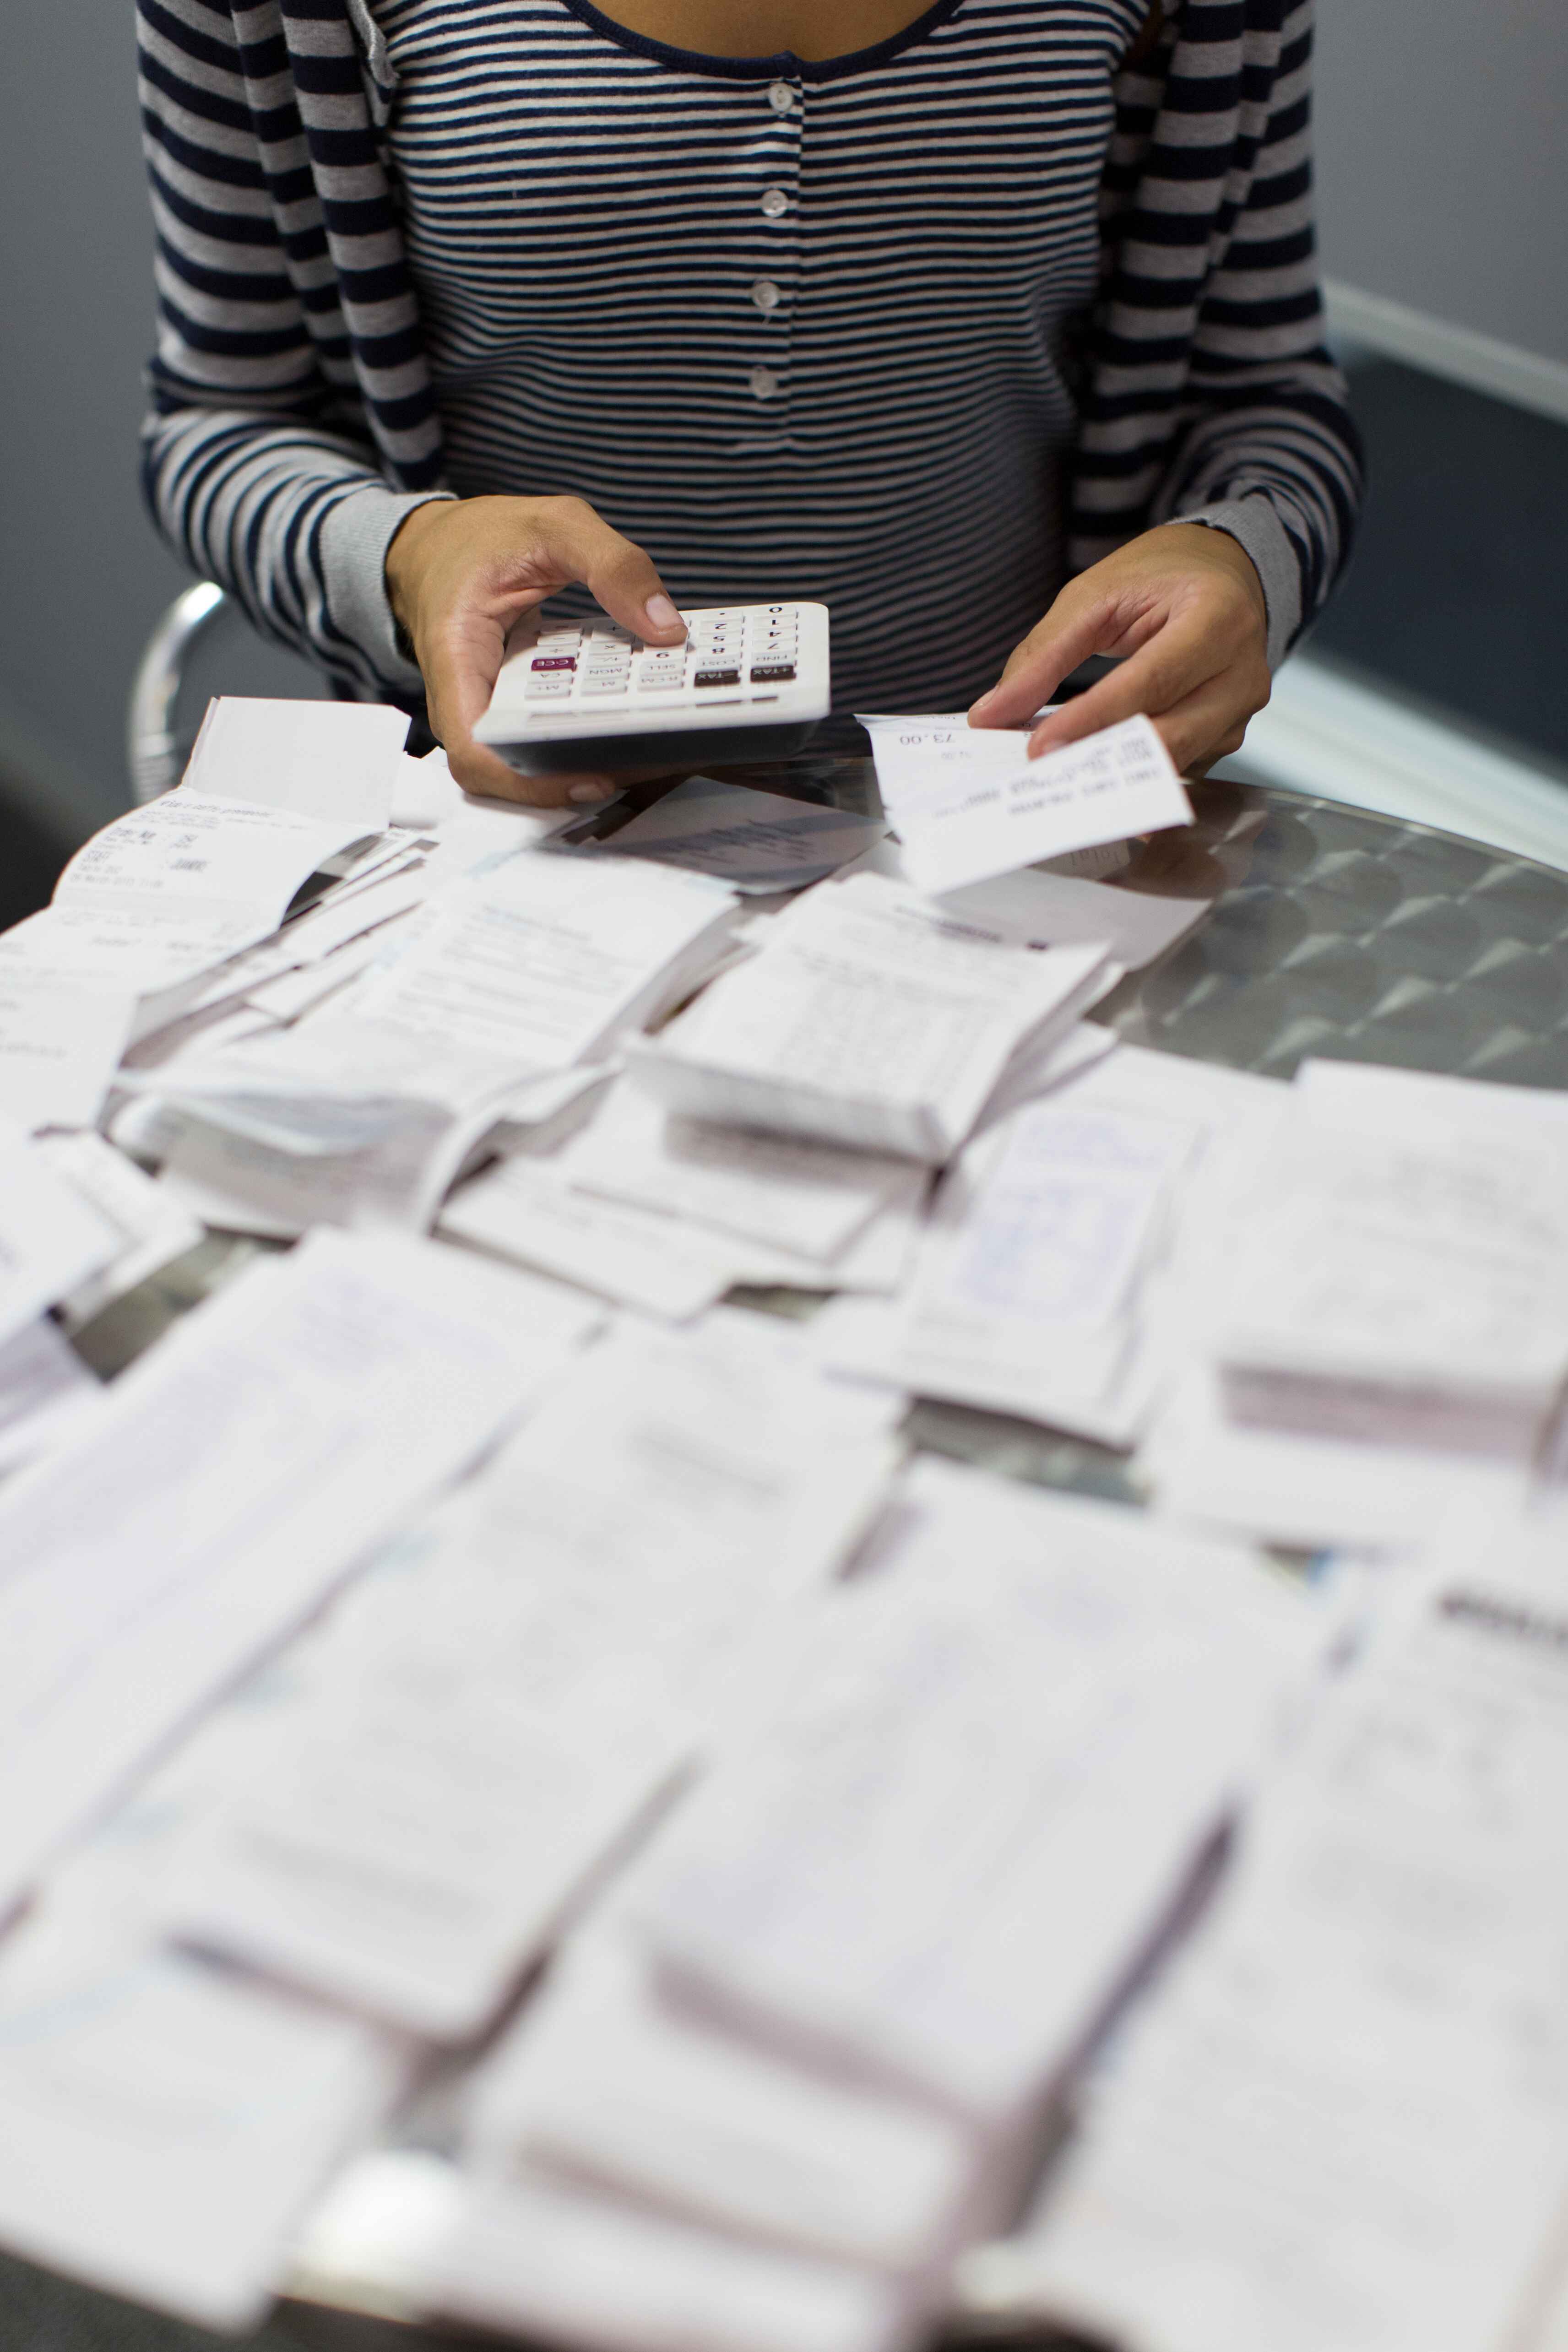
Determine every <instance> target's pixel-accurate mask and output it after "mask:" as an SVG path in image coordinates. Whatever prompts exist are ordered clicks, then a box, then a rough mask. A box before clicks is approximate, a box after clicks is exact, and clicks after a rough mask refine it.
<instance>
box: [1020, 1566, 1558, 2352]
mask: <svg viewBox="0 0 1568 2352" xmlns="http://www.w3.org/2000/svg"><path fill="white" fill-rule="evenodd" d="M1543 1567H1544V1574H1542V1572H1541V1571H1540V1570H1535V1569H1533V1568H1532V1566H1531V1564H1529V1563H1527V1562H1526V1561H1524V1560H1521V1563H1520V1570H1521V1572H1520V1573H1518V1574H1517V1575H1516V1574H1515V1573H1513V1572H1512V1571H1511V1570H1509V1569H1504V1570H1500V1572H1494V1571H1493V1570H1491V1569H1487V1570H1484V1571H1481V1572H1479V1573H1475V1572H1455V1573H1442V1574H1439V1575H1438V1576H1437V1577H1436V1579H1435V1580H1432V1581H1431V1582H1429V1583H1426V1582H1425V1580H1424V1586H1425V1589H1424V1590H1422V1591H1420V1592H1419V1593H1418V1594H1417V1596H1416V1599H1417V1602H1418V1605H1417V1606H1415V1608H1414V1609H1413V1610H1412V1611H1411V1612H1410V1615H1409V1618H1408V1619H1406V1617H1405V1612H1404V1611H1399V1612H1395V1613H1394V1618H1393V1621H1392V1622H1390V1623H1389V1624H1387V1625H1386V1626H1385V1628H1384V1635H1383V1637H1382V1639H1381V1641H1380V1643H1379V1644H1378V1645H1377V1646H1376V1647H1375V1648H1374V1649H1373V1654H1372V1655H1371V1656H1370V1657H1369V1658H1368V1660H1367V1661H1366V1662H1365V1664H1363V1665H1362V1666H1361V1667H1360V1668H1359V1669H1358V1670H1357V1671H1355V1672H1353V1673H1352V1674H1351V1675H1347V1676H1346V1677H1344V1679H1343V1680H1342V1682H1341V1683H1340V1685H1338V1686H1337V1688H1336V1690H1335V1692H1334V1693H1333V1694H1332V1696H1331V1698H1330V1700H1329V1701H1328V1703H1327V1704H1326V1705H1325V1706H1324V1708H1323V1710H1322V1712H1321V1717H1320V1719H1319V1721H1318V1723H1317V1725H1316V1727H1315V1728H1314V1731H1313V1733H1312V1735H1311V1737H1310V1739H1309V1741H1308V1743H1307V1745H1306V1747H1305V1748H1304V1750H1303V1751H1302V1754H1301V1755H1300V1758H1299V1759H1297V1761H1296V1762H1295V1763H1294V1764H1293V1765H1292V1766H1291V1767H1290V1768H1289V1769H1287V1771H1286V1772H1285V1773H1283V1774H1282V1775H1281V1777H1280V1780H1279V1784H1278V1786H1277V1787H1276V1788H1275V1789H1273V1790H1266V1791H1265V1792H1264V1793H1263V1795H1262V1797H1261V1799H1260V1801H1259V1802H1258V1808H1257V1811H1256V1813H1255V1815H1254V1817H1253V1818H1252V1820H1251V1821H1250V1822H1249V1823H1248V1825H1247V1832H1246V1834H1245V1837H1244V1839H1243V1842H1242V1845H1241V1850H1240V1856H1239V1863H1238V1865H1237V1869H1236V1871H1235V1874H1234V1877H1233V1879H1232V1881H1231V1883H1230V1885H1228V1886H1227V1887H1226V1889H1224V1890H1223V1891H1222V1895H1221V1898H1220V1901H1219V1903H1218V1905H1217V1906H1216V1907H1215V1911H1214V1912H1213V1914H1212V1915H1211V1916H1210V1918H1209V1920H1208V1921H1207V1922H1206V1923H1205V1926H1204V1927H1203V1928H1202V1929H1201V1930H1200V1933H1199V1936H1198V1938H1197V1940H1196V1941H1195V1942H1194V1945H1193V1946H1192V1947H1191V1948H1189V1950H1188V1951H1187V1952H1186V1953H1185V1954H1184V1956H1183V1957H1182V1958H1180V1959H1179V1960H1178V1962H1177V1964H1176V1967H1175V1969H1174V1970H1173V1974H1172V1976H1171V1979H1169V1981H1168V1982H1167V1983H1166V1984H1164V1985H1163V1986H1156V1988H1155V1990H1154V1992H1153V1995H1152V1999H1150V2000H1148V2001H1147V2002H1146V2003H1145V2004H1144V2007H1143V2011H1142V2015H1141V2016H1140V2017H1139V2018H1138V2019H1136V2020H1135V2021H1134V2024H1133V2027H1132V2030H1131V2033H1130V2034H1129V2036H1128V2037H1127V2040H1126V2042H1125V2044H1124V2046H1123V2047H1122V2048H1121V2050H1120V2051H1119V2052H1118V2053H1117V2060H1116V2063H1115V2065H1114V2067H1113V2068H1111V2069H1110V2070H1109V2071H1108V2074H1107V2075H1106V2078H1105V2081H1104V2084H1103V2087H1102V2089H1101V2090H1100V2094H1099V2095H1098V2096H1097V2097H1096V2098H1095V2100H1094V2102H1093V2103H1092V2105H1090V2107H1089V2114H1088V2116H1087V2119H1086V2122H1087V2128H1086V2129H1085V2131H1084V2132H1083V2133H1082V2135H1081V2137H1080V2140H1079V2154H1078V2156H1077V2158H1076V2160H1074V2161H1071V2162H1069V2164H1068V2168H1067V2169H1066V2172H1065V2176H1064V2177H1062V2178H1059V2179H1058V2180H1057V2181H1056V2182H1054V2183H1053V2184H1052V2187H1051V2190H1050V2193H1049V2195H1048V2197H1047V2200H1046V2202H1045V2204H1044V2206H1043V2208H1042V2210H1041V2212H1040V2213H1039V2215H1038V2217H1037V2221H1036V2222H1035V2224H1034V2226H1033V2227H1031V2228H1030V2229H1029V2230H1028V2231H1026V2234H1025V2235H1024V2236H1023V2237H1022V2238H1021V2239H1020V2240H1018V2241H1016V2242H1015V2244H1014V2245H1013V2246H1012V2247H1011V2248H1009V2249H1008V2250H1007V2252H1008V2253H1009V2254H1010V2255H1011V2257H1012V2260H1011V2262H1010V2263H1009V2268H1010V2270H1011V2272H1012V2274H1013V2275H1012V2280H1011V2284H1012V2286H1013V2289H1014V2298H1013V2301H1014V2308H1015V2309H1017V2308H1018V2307H1019V2305H1025V2307H1026V2308H1027V2309H1029V2310H1032V2311H1034V2312H1044V2313H1047V2314H1049V2315H1052V2316H1053V2317H1055V2318H1057V2319H1058V2320H1060V2321H1062V2322H1065V2323H1067V2324H1068V2325H1069V2326H1071V2325H1075V2324H1076V2325H1077V2326H1084V2327H1087V2328H1089V2329H1090V2330H1092V2332H1094V2333H1095V2334H1096V2335H1099V2334H1100V2333H1101V2332H1105V2333H1108V2334H1110V2335H1111V2336H1115V2337H1117V2338H1119V2339H1120V2340H1123V2341H1130V2342H1134V2343H1137V2344H1139V2345H1141V2346H1147V2347H1150V2352H1256V2347H1258V2346H1261V2345H1267V2346H1268V2347H1270V2352H1321V2347H1322V2346H1323V2345H1325V2344H1327V2343H1331V2344H1332V2345H1333V2346H1334V2347H1335V2352H1407V2347H1409V2346H1411V2345H1413V2344H1420V2345H1423V2346H1429V2347H1433V2352H1473V2347H1477V2346H1480V2345H1485V2346H1489V2347H1492V2346H1496V2347H1501V2346H1503V2345H1505V2344H1506V2345H1512V2344H1516V2343H1524V2342H1528V2341H1531V2340H1533V2339H1532V2338H1531V2335H1530V2333H1529V2331H1528V2329H1527V2328H1526V2326H1525V2325H1524V2323H1525V2321H1526V2319H1527V2317H1528V2316H1529V2315H1530V2306H1531V2303H1532V2302H1533V2300H1534V2297H1535V2294H1537V2292H1538V2290H1539V2287H1540V2285H1541V2284H1542V2270H1543V2267H1544V2263H1543V2258H1544V2257H1545V2256H1546V2255H1547V2253H1548V2252H1549V2250H1551V2248H1552V2240H1553V2238H1554V2237H1555V2236H1556V2233H1557V2231H1559V2230H1560V2227H1561V2220H1562V2214H1563V2202H1564V2199H1565V2197H1568V2094H1565V2092H1564V2084H1563V2073H1562V2070H1561V2068H1560V2067H1559V2066H1558V2064H1557V2063H1555V2062H1556V2058H1557V2055H1558V2053H1559V2051H1560V2048H1561V2032H1562V2029H1561V2024H1560V2000H1559V1993H1558V1988H1559V1986H1560V1983H1561V1972H1562V1966H1563V1952H1564V1950H1565V1949H1568V1906H1565V1904H1564V1898H1563V1887H1564V1885H1565V1883H1568V1881H1565V1878H1564V1872H1563V1861H1564V1833H1563V1812H1562V1807H1561V1805H1560V1803H1559V1802H1558V1799H1557V1790H1558V1789H1559V1788H1560V1786H1561V1781H1562V1775H1563V1770H1564V1769H1565V1768H1568V1736H1565V1726H1568V1705H1565V1703H1564V1702H1565V1699H1568V1619H1565V1617H1564V1614H1563V1576H1562V1570H1561V1553H1560V1548H1559V1547H1558V1546H1557V1545H1556V1543H1555V1542H1554V1543H1553V1545H1552V1555H1551V1557H1550V1559H1549V1560H1548V1561H1546V1562H1545V1563H1543Z"/></svg>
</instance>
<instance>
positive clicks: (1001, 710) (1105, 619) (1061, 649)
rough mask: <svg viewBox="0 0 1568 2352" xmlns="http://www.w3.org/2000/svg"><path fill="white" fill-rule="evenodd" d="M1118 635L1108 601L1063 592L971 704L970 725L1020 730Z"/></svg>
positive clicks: (1116, 622)
mask: <svg viewBox="0 0 1568 2352" xmlns="http://www.w3.org/2000/svg"><path fill="white" fill-rule="evenodd" d="M1120 634H1121V624H1120V621H1119V619H1118V616H1117V615H1116V614H1115V613H1114V611H1113V610H1112V608H1111V606H1110V604H1108V602H1107V600H1106V599H1104V598H1103V597H1100V596H1091V597H1082V596H1078V595H1075V594H1074V593H1073V591H1072V589H1071V588H1067V589H1064V590H1063V592H1062V593H1061V594H1060V595H1059V596H1058V598H1057V601H1056V603H1055V604H1053V605H1052V606H1051V609H1050V611H1049V612H1048V613H1047V614H1046V617H1045V619H1044V620H1043V621H1041V622H1040V624H1039V625H1038V626H1037V627H1036V628H1033V629H1031V630H1030V632H1029V634H1028V635H1027V636H1026V638H1025V639H1024V640H1023V642H1022V644H1020V645H1017V646H1015V647H1014V648H1013V651H1012V652H1011V653H1010V654H1009V655H1008V656H1007V664H1006V667H1005V669H1004V670H1003V672H1002V675H1001V677H1000V678H999V679H998V680H997V682H996V684H995V685H994V687H993V688H991V690H990V692H989V693H987V694H983V695H982V696H981V697H980V699H979V700H978V702H975V703H973V704H972V705H971V706H970V711H969V723H970V725H971V726H972V727H1021V726H1022V725H1023V723H1024V721H1025V720H1026V719H1032V718H1033V717H1034V715H1035V713H1036V711H1037V710H1038V709H1039V708H1040V705H1041V704H1042V703H1043V702H1048V701H1049V700H1050V698H1051V697H1052V695H1053V694H1054V693H1055V692H1056V690H1057V688H1058V686H1059V685H1060V684H1061V682H1062V680H1063V678H1064V677H1069V676H1070V675H1071V673H1072V672H1073V671H1074V670H1075V669H1077V667H1078V666H1079V662H1081V661H1087V660H1088V659H1089V655H1090V654H1095V653H1103V652H1104V651H1105V650H1106V649H1107V642H1108V640H1109V639H1110V637H1111V636H1112V635H1120Z"/></svg>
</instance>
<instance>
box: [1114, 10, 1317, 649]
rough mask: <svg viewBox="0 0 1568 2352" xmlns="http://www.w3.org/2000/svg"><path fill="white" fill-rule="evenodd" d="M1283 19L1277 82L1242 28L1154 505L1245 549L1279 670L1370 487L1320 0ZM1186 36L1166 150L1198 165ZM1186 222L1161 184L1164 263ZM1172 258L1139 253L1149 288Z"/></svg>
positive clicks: (1162, 516)
mask: <svg viewBox="0 0 1568 2352" xmlns="http://www.w3.org/2000/svg"><path fill="white" fill-rule="evenodd" d="M1282 19H1283V21H1282V22H1281V24H1280V26H1279V36H1278V44H1277V47H1276V48H1275V52H1274V69H1273V71H1272V74H1271V75H1270V76H1264V75H1261V74H1259V73H1258V72H1257V70H1256V66H1255V63H1254V60H1253V59H1252V58H1249V57H1248V55H1247V41H1246V37H1244V40H1243V52H1242V58H1241V61H1240V62H1241V71H1240V84H1241V89H1242V93H1243V94H1242V100H1241V105H1240V108H1239V117H1238V122H1237V130H1236V134H1235V138H1234V142H1233V144H1232V147H1231V150H1230V156H1229V162H1230V169H1229V171H1228V172H1227V173H1226V178H1225V189H1224V195H1223V198H1222V201H1221V204H1220V207H1219V211H1218V215H1217V219H1216V220H1215V224H1214V241H1215V246H1216V247H1218V258H1217V259H1216V260H1215V262H1214V263H1213V265H1212V266H1211V268H1210V269H1209V272H1208V274H1207V277H1206V279H1205V284H1204V289H1203V295H1202V299H1201V302H1200V304H1199V307H1198V310H1197V316H1196V320H1195V323H1194V332H1193V338H1192V344H1191V350H1190V355H1189V357H1188V362H1187V369H1186V373H1185V378H1184V383H1183V385H1182V390H1181V397H1180V400H1179V403H1178V405H1177V411H1176V418H1175V430H1174V433H1173V436H1172V438H1171V441H1170V444H1169V454H1168V457H1167V459H1166V462H1165V465H1164V467H1163V475H1162V478H1161V479H1160V481H1159V484H1158V486H1157V488H1156V489H1155V492H1154V496H1153V501H1152V509H1151V513H1150V520H1151V521H1152V522H1155V523H1160V522H1200V523H1205V524H1208V525H1209V526H1210V527H1212V528H1214V529H1217V530H1224V531H1226V532H1228V533H1229V535H1230V536H1231V537H1232V538H1233V539H1235V540H1236V541H1238V543H1239V544H1240V545H1241V546H1242V547H1244V548H1245V549H1246V551H1247V554H1248V555H1249V556H1250V557H1251V558H1252V561H1253V562H1254V564H1255V565H1256V567H1257V569H1258V577H1259V579H1260V580H1261V582H1262V584H1263V592H1264V595H1265V598H1266V600H1267V603H1268V656H1269V661H1270V663H1271V664H1272V665H1277V664H1278V663H1279V661H1280V660H1282V659H1283V657H1284V656H1285V655H1286V653H1287V652H1288V651H1289V648H1290V646H1292V645H1293V644H1295V642H1296V641H1297V639H1298V638H1299V637H1300V635H1301V633H1302V631H1303V630H1304V629H1305V628H1306V627H1307V626H1309V625H1310V623H1311V621H1312V620H1313V619H1314V618H1315V617H1316V615H1317V614H1319V613H1320V612H1321V609H1322V607H1323V605H1324V604H1325V603H1326V602H1327V600H1328V597H1329V594H1330V593H1331V589H1332V587H1333V584H1334V583H1335V581H1336V579H1337V578H1338V576H1339V574H1340V572H1341V571H1342V568H1343V565H1344V563H1345V561H1346V558H1347V557H1348V555H1349V552H1350V547H1351V541H1352V535H1353V532H1354V528H1355V521H1356V516H1357V511H1358V509H1359V504H1360V497H1361V486H1362V457H1361V443H1360V437H1359V436H1358V434H1357V432H1356V428H1355V425H1354V422H1353V420H1352V416H1351V413H1350V403H1349V395H1348V393H1347V390H1346V386H1345V382H1344V378H1343V376H1342V373H1341V372H1340V370H1339V368H1338V367H1337V365H1336V364H1335V362H1334V361H1333V359H1332V357H1331V353H1330V352H1329V351H1328V349H1327V347H1326V344H1325V342H1324V340H1323V307H1322V298H1321V292H1320V289H1319V284H1318V267H1317V252H1316V240H1315V236H1314V231H1313V222H1312V166H1311V137H1310V134H1311V97H1310V76H1311V50H1312V8H1311V0H1294V5H1290V0H1287V5H1285V7H1284V8H1283V11H1282ZM1187 38H1188V47H1187V48H1186V51H1185V62H1186V63H1187V66H1188V76H1187V79H1186V82H1185V85H1184V88H1185V92H1186V100H1185V102H1186V106H1187V111H1186V112H1185V113H1184V115H1183V117H1182V127H1183V135H1184V140H1185V142H1186V143H1185V145H1184V147H1181V148H1179V149H1178V148H1177V147H1176V146H1175V145H1174V142H1169V143H1168V144H1167V145H1166V147H1165V149H1164V153H1165V156H1166V158H1167V159H1169V158H1170V157H1171V156H1172V155H1173V154H1176V155H1179V156H1180V157H1181V159H1182V161H1183V163H1184V166H1185V167H1186V168H1189V169H1190V168H1191V167H1192V166H1193V165H1194V164H1195V163H1197V162H1198V160H1199V158H1200V157H1202V156H1203V154H1204V141H1205V122H1204V117H1203V113H1202V93H1203V87H1204V85H1203V82H1202V79H1201V77H1198V76H1194V74H1193V72H1192V69H1191V68H1192V44H1191V37H1190V35H1189V36H1188V37H1187ZM1271 46H1273V45H1272V44H1271ZM1259 85H1261V86H1262V91H1263V95H1261V96H1259V95H1257V94H1255V93H1256V92H1257V91H1258V86H1259ZM1162 95H1163V93H1162ZM1174 177H1175V175H1174V174H1173V179H1174ZM1163 200H1164V201H1163ZM1156 207H1157V209H1156ZM1182 216H1183V212H1182V205H1181V201H1180V188H1179V186H1178V185H1173V186H1172V187H1171V188H1170V189H1168V190H1162V191H1159V192H1157V194H1156V195H1155V198H1154V202H1153V203H1152V204H1151V205H1149V206H1148V208H1147V209H1146V210H1145V212H1144V214H1143V221H1144V222H1145V223H1151V222H1159V221H1161V220H1163V223H1164V224H1165V227H1166V234H1167V235H1168V237H1169V243H1168V244H1167V245H1166V247H1164V248H1163V250H1164V255H1165V257H1166V262H1167V267H1168V257H1169V254H1170V252H1171V251H1172V250H1173V248H1174V247H1175V246H1176V244H1177V242H1178V238H1179V233H1180V223H1181V220H1182ZM1205 226H1207V224H1205ZM1161 263H1162V250H1161V248H1160V247H1157V246H1155V245H1154V244H1153V243H1151V246H1150V248H1149V250H1148V251H1147V253H1146V254H1141V255H1139V256H1137V257H1136V266H1138V267H1139V268H1140V269H1141V271H1143V272H1146V273H1147V282H1148V283H1149V284H1151V285H1157V283H1158V281H1159V278H1160V273H1161Z"/></svg>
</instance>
